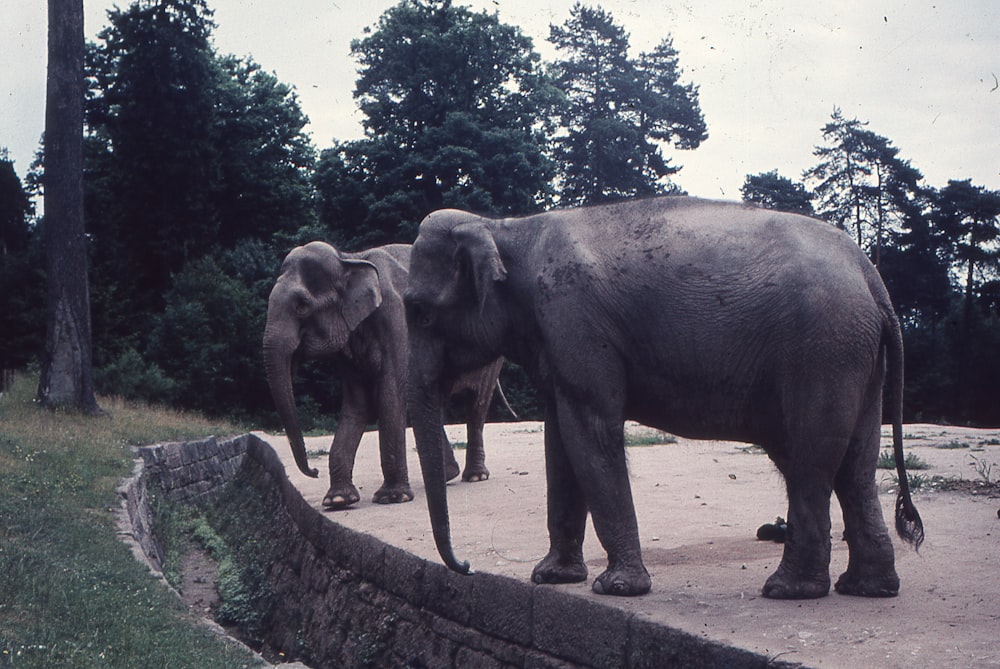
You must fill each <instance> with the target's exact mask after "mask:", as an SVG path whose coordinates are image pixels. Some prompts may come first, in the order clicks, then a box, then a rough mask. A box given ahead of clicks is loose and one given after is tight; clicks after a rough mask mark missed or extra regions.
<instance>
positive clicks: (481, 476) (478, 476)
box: [462, 465, 490, 483]
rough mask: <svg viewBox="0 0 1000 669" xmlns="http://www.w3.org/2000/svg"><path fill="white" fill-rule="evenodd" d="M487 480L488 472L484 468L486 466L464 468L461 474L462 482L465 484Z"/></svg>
mask: <svg viewBox="0 0 1000 669" xmlns="http://www.w3.org/2000/svg"><path fill="white" fill-rule="evenodd" d="M489 478H490V470H489V469H487V468H486V465H477V466H474V467H466V468H465V471H464V472H462V480H463V481H465V482H466V483H477V482H479V481H486V480H487V479H489Z"/></svg>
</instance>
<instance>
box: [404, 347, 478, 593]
mask: <svg viewBox="0 0 1000 669" xmlns="http://www.w3.org/2000/svg"><path fill="white" fill-rule="evenodd" d="M413 362H414V358H412V357H411V377H410V391H409V393H410V394H409V410H410V419H411V422H412V424H413V435H414V438H415V439H416V442H417V454H418V455H419V457H420V471H421V473H422V475H423V479H424V492H425V494H426V495H427V511H428V513H429V514H430V519H431V529H432V531H433V533H434V543H435V545H436V546H437V550H438V553H439V554H440V555H441V559H442V560H443V561H444V563H445V564H446V565H447V566H448V567H449V568H451V569H452V570H454V571H457V572H459V573H461V574H468V573H471V570H470V569H469V563H468V562H467V561H462V562H459V560H458V558H456V557H455V552H454V549H453V548H452V545H451V524H450V522H449V520H448V492H447V485H446V484H447V477H446V474H445V462H444V449H443V444H442V441H441V440H442V436H441V435H442V434H443V433H444V420H443V418H442V416H443V412H442V398H443V395H442V392H441V384H440V383H439V382H437V381H434V380H430V381H429V380H427V379H428V377H427V376H426V375H424V374H422V373H421V372H420V370H419V368H418V369H417V370H414V369H413ZM418 364H420V363H418ZM414 371H416V373H413V372H414Z"/></svg>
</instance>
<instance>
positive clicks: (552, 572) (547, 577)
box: [531, 553, 587, 584]
mask: <svg viewBox="0 0 1000 669" xmlns="http://www.w3.org/2000/svg"><path fill="white" fill-rule="evenodd" d="M586 580H587V565H585V564H584V563H583V556H578V557H577V558H575V559H572V560H562V559H560V558H559V556H558V555H556V554H554V553H549V554H548V555H546V556H545V557H544V558H543V559H542V561H541V562H539V563H538V564H537V565H535V569H534V570H533V571H532V572H531V582H532V583H538V584H543V583H580V582H582V581H586Z"/></svg>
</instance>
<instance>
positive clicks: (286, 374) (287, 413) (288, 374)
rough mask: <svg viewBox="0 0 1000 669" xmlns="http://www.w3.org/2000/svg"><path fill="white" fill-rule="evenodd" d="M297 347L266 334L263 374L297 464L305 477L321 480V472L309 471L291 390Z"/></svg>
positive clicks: (310, 469) (304, 443)
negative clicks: (293, 362) (265, 376)
mask: <svg viewBox="0 0 1000 669" xmlns="http://www.w3.org/2000/svg"><path fill="white" fill-rule="evenodd" d="M294 350H295V347H294V346H288V345H285V344H282V342H281V340H280V338H279V337H277V336H275V335H274V334H273V333H269V332H265V334H264V370H265V373H266V374H267V385H268V386H269V387H270V388H271V397H272V398H273V399H274V406H275V408H276V409H277V411H278V416H279V417H280V418H281V424H282V425H283V426H284V428H285V434H286V435H287V437H288V444H289V445H290V446H291V447H292V455H294V456H295V464H296V466H298V468H299V471H301V472H302V473H303V474H305V475H306V476H309V477H311V478H318V477H319V470H317V469H312V468H310V467H309V459H308V457H307V456H306V442H305V439H304V438H303V436H302V428H301V427H300V426H299V417H298V413H297V412H296V410H295V395H294V393H293V390H292V355H293V352H294Z"/></svg>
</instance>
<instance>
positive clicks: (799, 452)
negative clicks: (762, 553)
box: [762, 436, 847, 599]
mask: <svg viewBox="0 0 1000 669" xmlns="http://www.w3.org/2000/svg"><path fill="white" fill-rule="evenodd" d="M846 441H847V439H846V437H844V438H839V437H836V436H824V437H818V438H817V437H814V438H811V439H796V440H793V441H790V442H788V444H787V445H786V447H785V448H784V449H782V450H780V451H775V452H778V453H782V454H783V456H782V457H779V458H776V459H775V464H776V465H777V466H778V469H779V470H780V471H781V473H782V475H783V476H784V478H785V486H786V488H787V491H788V515H787V522H788V530H787V534H786V535H785V546H784V552H783V554H782V557H781V563H780V564H779V565H778V568H777V570H776V571H775V572H774V573H773V574H772V575H771V576H770V577H769V578H768V579H767V581H766V582H765V584H764V587H763V589H762V594H763V595H764V596H765V597H769V598H771V599H814V598H817V597H825V596H826V595H827V594H829V592H830V551H831V543H830V497H831V495H832V494H833V472H834V471H836V467H837V464H838V461H839V459H840V456H841V455H842V454H843V452H844V450H845V447H844V444H845V443H846Z"/></svg>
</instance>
